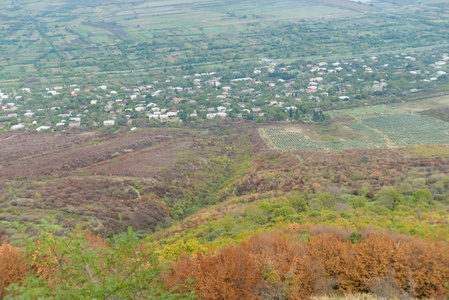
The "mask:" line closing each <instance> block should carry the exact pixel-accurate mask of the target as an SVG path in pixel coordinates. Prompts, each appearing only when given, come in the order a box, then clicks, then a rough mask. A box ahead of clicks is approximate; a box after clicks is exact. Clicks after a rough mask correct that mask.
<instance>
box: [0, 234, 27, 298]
mask: <svg viewBox="0 0 449 300" xmlns="http://www.w3.org/2000/svg"><path fill="white" fill-rule="evenodd" d="M25 269H26V268H25V261H24V259H23V256H22V255H21V253H20V252H19V251H18V250H17V248H16V247H13V246H11V245H9V244H6V243H4V244H3V245H2V246H0V299H3V297H4V296H5V295H6V291H5V288H6V287H8V286H9V285H10V284H12V283H15V282H20V281H21V280H22V279H23V278H24V277H25Z"/></svg>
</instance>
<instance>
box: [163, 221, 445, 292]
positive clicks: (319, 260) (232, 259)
mask: <svg viewBox="0 0 449 300" xmlns="http://www.w3.org/2000/svg"><path fill="white" fill-rule="evenodd" d="M311 231H312V230H311ZM298 233H299V230H295V233H293V234H292V231H291V230H286V231H283V232H282V234H283V235H285V234H287V237H281V236H280V235H279V234H262V235H259V236H255V237H253V238H251V239H249V240H248V241H247V242H244V243H242V244H240V245H238V246H228V247H226V248H224V249H222V250H218V251H217V252H216V253H210V254H206V255H198V256H196V257H183V258H181V259H179V260H178V261H177V262H176V263H174V264H173V265H172V268H171V270H170V271H169V272H168V273H166V274H165V276H164V282H165V283H166V284H167V286H168V287H174V286H177V285H180V284H185V283H188V282H189V281H190V280H191V279H194V280H195V283H194V285H193V287H194V289H195V291H196V292H197V294H198V295H200V296H201V298H202V299H266V298H267V297H268V298H272V299H274V298H276V299H277V298H285V297H287V298H288V299H306V298H309V297H311V296H312V295H320V294H328V293H330V292H332V290H339V291H340V292H343V293H359V292H365V293H366V292H372V293H377V294H379V295H381V296H384V297H403V296H404V295H405V296H407V297H419V298H438V299H442V298H444V297H447V296H448V295H449V290H448V288H447V287H446V284H447V282H449V254H448V247H447V245H443V244H437V243H432V242H423V241H420V240H415V239H410V238H404V237H401V236H399V237H398V236H393V235H392V236H387V235H376V234H367V235H365V236H364V238H363V239H362V241H360V242H358V243H355V244H353V243H351V242H350V241H348V240H347V239H344V238H343V236H344V235H346V233H345V232H341V233H338V232H334V233H332V234H319V235H317V236H313V234H312V238H311V239H310V240H309V241H308V242H306V243H299V242H297V241H294V240H297V235H298ZM295 235H296V236H295Z"/></svg>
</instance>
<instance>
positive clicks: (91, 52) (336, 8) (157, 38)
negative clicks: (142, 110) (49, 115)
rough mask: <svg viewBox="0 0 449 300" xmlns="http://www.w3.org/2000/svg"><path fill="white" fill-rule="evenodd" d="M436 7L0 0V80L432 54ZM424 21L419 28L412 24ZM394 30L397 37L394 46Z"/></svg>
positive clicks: (330, 1) (287, 1)
mask: <svg viewBox="0 0 449 300" xmlns="http://www.w3.org/2000/svg"><path fill="white" fill-rule="evenodd" d="M434 2H435V1H425V3H422V2H418V1H412V2H410V1H409V2H408V3H407V7H406V8H404V10H402V9H403V7H401V6H400V5H393V4H392V3H390V2H387V1H384V0H378V1H373V2H372V3H371V5H368V4H359V3H355V2H350V1H346V0H341V1H340V0H335V1H334V0H327V1H316V2H311V1H306V0H301V1H291V0H275V1H257V2H256V1H249V0H247V1H210V0H201V1H192V0H182V1H181V0H179V1H123V2H118V1H113V2H106V1H99V2H91V1H77V2H74V3H70V4H67V3H66V2H65V1H62V0H58V1H53V2H52V3H48V2H45V1H31V0H28V1H20V2H14V3H11V2H9V1H1V2H0V5H2V8H4V10H3V11H2V15H1V18H0V27H1V28H2V29H3V30H2V31H1V33H0V37H1V38H2V43H1V45H0V46H1V48H0V62H1V66H2V67H1V69H0V79H3V80H13V81H17V80H23V79H26V78H33V77H38V78H40V79H41V80H44V79H45V80H54V79H55V78H61V77H62V78H64V79H68V78H71V79H78V78H80V76H81V77H84V76H86V75H100V74H101V75H105V76H106V77H105V78H108V76H111V75H112V72H114V71H125V70H126V71H133V72H134V73H135V74H133V77H134V76H136V77H138V76H141V75H148V72H149V70H151V69H153V68H160V67H167V66H169V67H173V66H180V65H185V64H207V63H218V64H219V65H221V64H222V63H223V62H225V61H229V60H241V59H244V58H254V57H267V56H269V57H278V58H284V59H285V58H288V59H290V58H292V57H307V58H314V57H315V58H317V57H325V56H329V55H332V56H341V55H348V54H349V55H351V54H354V53H362V52H365V51H371V52H372V51H376V52H379V51H381V50H383V51H387V52H389V51H392V50H400V49H404V48H409V47H414V48H416V47H418V46H419V47H422V46H430V47H433V46H435V47H436V46H441V43H440V41H441V40H444V39H445V37H446V32H445V31H444V29H440V28H441V26H439V25H441V22H445V19H444V18H443V19H441V20H440V21H441V22H438V23H437V22H435V23H434V18H435V17H436V16H437V15H439V14H444V13H446V8H445V6H439V5H438V3H436V4H435V3H434ZM410 4H415V5H416V10H413V12H412V11H409V9H410V7H408V5H410ZM397 11H400V12H401V13H400V14H399V16H400V17H399V18H397V17H396V16H395V15H394V14H395V13H396V12H397ZM410 13H412V14H410ZM367 16H369V17H367ZM393 17H394V18H393ZM374 19H375V20H378V21H379V22H372V21H371V20H374ZM423 19H425V20H427V22H426V23H425V26H424V25H423V26H421V25H419V24H421V20H423ZM379 24H382V26H379ZM417 24H418V25H417ZM437 25H438V26H439V27H438V30H432V28H434V27H435V26H437ZM396 28H402V29H401V30H403V33H404V34H403V35H396V36H395V38H394V39H393V38H391V36H390V33H391V30H395V29H396ZM354 32H357V36H358V37H357V39H355V40H354ZM374 32H376V34H375V35H379V36H380V37H381V38H380V39H376V36H375V35H374ZM429 32H431V34H429ZM317 35H319V36H321V37H322V38H320V42H319V43H318V42H317V41H316V40H315V39H314V37H315V36H317ZM408 35H414V36H415V38H414V39H413V40H412V39H410V38H409V37H408ZM379 40H382V41H381V42H380V41H379ZM299 41H301V42H300V43H299ZM418 41H419V43H418ZM286 49H287V51H286ZM92 78H95V77H92Z"/></svg>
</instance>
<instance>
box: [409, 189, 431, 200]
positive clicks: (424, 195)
mask: <svg viewBox="0 0 449 300" xmlns="http://www.w3.org/2000/svg"><path fill="white" fill-rule="evenodd" d="M432 199H433V196H432V193H431V192H430V191H428V190H423V189H419V190H416V191H415V192H414V193H413V195H412V201H413V202H414V203H422V202H424V203H429V202H430V201H432Z"/></svg>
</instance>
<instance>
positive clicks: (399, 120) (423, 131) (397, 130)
mask: <svg viewBox="0 0 449 300" xmlns="http://www.w3.org/2000/svg"><path fill="white" fill-rule="evenodd" d="M363 123H364V124H365V125H367V126H369V127H371V128H374V129H377V130H380V131H382V133H384V134H385V135H387V136H388V137H389V138H390V139H391V140H392V142H393V143H394V144H395V145H396V146H398V147H403V146H412V145H423V144H448V143H449V135H448V133H447V131H448V130H449V124H446V123H444V122H441V121H436V120H431V119H427V118H424V117H420V116H414V115H388V116H381V117H371V118H366V119H364V120H363Z"/></svg>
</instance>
